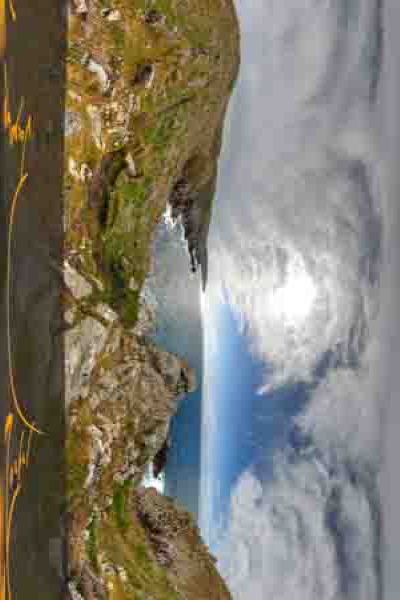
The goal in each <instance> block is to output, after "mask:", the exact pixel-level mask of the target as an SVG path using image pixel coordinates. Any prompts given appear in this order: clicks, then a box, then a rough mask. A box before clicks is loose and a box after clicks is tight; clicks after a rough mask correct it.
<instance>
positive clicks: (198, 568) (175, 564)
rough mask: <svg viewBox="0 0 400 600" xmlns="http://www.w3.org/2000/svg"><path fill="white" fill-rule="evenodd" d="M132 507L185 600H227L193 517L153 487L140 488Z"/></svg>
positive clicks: (162, 564) (220, 579)
mask: <svg viewBox="0 0 400 600" xmlns="http://www.w3.org/2000/svg"><path fill="white" fill-rule="evenodd" d="M135 506H136V510H137V514H138V516H139V520H140V522H141V524H142V526H143V528H144V530H145V532H146V535H147V538H148V540H149V542H150V544H151V546H152V548H153V552H154V555H155V557H156V560H157V562H158V563H159V564H160V565H161V566H163V567H164V568H165V569H166V571H167V573H168V576H169V577H170V579H171V581H172V582H173V584H174V586H175V587H176V589H177V590H179V593H180V594H182V596H183V597H184V598H186V599H187V600H229V599H230V598H231V595H230V593H229V590H228V588H227V586H226V584H225V583H224V581H223V580H222V578H221V576H220V575H219V573H218V571H217V569H216V566H215V559H214V558H213V557H212V556H211V554H210V553H209V551H208V548H207V547H206V545H205V544H204V542H203V541H202V539H201V536H200V533H199V530H198V528H197V526H196V524H195V522H194V520H193V517H192V516H191V515H190V514H189V513H188V512H186V511H184V510H182V509H180V508H178V507H177V506H176V505H175V504H174V503H173V501H172V500H171V498H167V497H166V496H163V495H161V494H160V493H159V492H158V491H157V490H156V489H155V488H140V489H139V490H138V491H137V494H136V500H135Z"/></svg>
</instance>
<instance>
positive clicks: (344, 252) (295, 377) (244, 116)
mask: <svg viewBox="0 0 400 600" xmlns="http://www.w3.org/2000/svg"><path fill="white" fill-rule="evenodd" d="M384 7H385V4H382V3H381V2H379V1H378V0H355V1H354V2H351V3H349V2H347V1H346V0H340V1H338V2H334V3H333V2H318V1H317V0H303V1H301V2H298V1H294V0H293V1H291V0H289V1H288V2H275V1H273V0H268V1H267V2H265V1H262V0H257V1H256V2H254V3H252V5H251V7H250V8H249V6H248V4H246V3H245V2H243V1H242V0H238V2H237V8H238V11H239V17H240V22H241V28H242V64H241V74H240V78H239V84H238V86H237V89H236V92H235V96H234V98H233V100H232V102H231V106H230V112H229V123H228V126H227V130H226V132H225V138H224V146H223V155H222V163H221V169H220V178H219V184H218V189H217V200H216V203H215V212H214V216H213V222H212V225H211V228H210V237H209V257H210V260H209V284H208V288H207V291H206V295H205V297H204V299H203V317H204V324H205V337H206V342H205V345H206V350H205V380H204V386H205V394H204V401H203V444H204V446H205V449H204V453H203V462H202V506H201V525H202V529H203V532H204V534H205V535H206V537H207V539H208V541H209V542H210V543H212V546H213V548H214V549H215V552H217V554H218V557H219V559H220V564H221V567H222V569H223V571H224V573H225V575H226V577H227V579H228V581H229V582H230V585H231V588H232V590H233V593H234V597H235V598H239V599H241V600H242V599H243V600H247V599H248V598H252V599H254V600H258V599H260V600H261V599H264V598H270V599H276V600H278V599H279V600H285V599H286V598H292V597H293V596H294V597H296V599H297V600H303V598H304V600H311V599H315V600H325V599H326V600H328V599H335V600H347V599H349V600H350V599H354V600H378V599H380V598H382V593H383V592H382V585H383V582H382V557H383V556H384V554H383V551H382V548H383V546H382V543H381V542H382V540H381V516H382V506H381V501H380V498H379V496H380V493H379V488H378V474H379V472H380V469H381V466H382V461H381V459H382V446H381V442H382V430H381V418H382V411H383V410H385V402H386V401H387V400H386V396H385V393H389V392H390V393H392V392H393V390H392V391H390V390H388V384H387V378H386V377H385V373H387V371H386V369H387V362H388V359H389V357H390V353H391V350H390V344H393V340H394V339H396V336H397V338H398V333H399V332H398V329H397V324H395V323H394V322H393V320H392V315H393V313H391V314H389V313H388V312H385V307H386V306H387V305H388V298H390V297H391V295H392V294H393V293H394V290H393V283H392V281H393V279H392V277H391V275H393V273H395V272H397V271H398V269H399V263H398V260H397V258H396V256H397V255H396V251H395V250H393V248H396V249H397V250H398V248H399V242H398V240H397V239H396V238H394V237H390V236H389V232H391V227H392V222H393V219H394V218H395V219H397V208H396V207H397V204H398V188H397V193H393V188H392V189H390V188H389V184H388V176H387V170H386V168H385V159H386V156H387V152H390V148H388V147H387V146H385V143H386V141H387V140H386V138H385V134H384V132H383V122H384V120H385V115H383V114H382V107H381V104H379V102H380V99H381V97H382V96H383V94H384V92H383V89H384V88H383V86H384V85H386V83H387V82H386V79H384V78H383V73H386V71H382V69H384V66H385V62H384V60H383V59H384V58H385V56H386V54H385V52H384V43H385V44H388V45H389V44H393V40H391V39H390V38H388V37H387V33H386V29H385V26H384V25H385V21H383V17H384V14H386V13H385V12H384V11H383V8H384ZM386 76H387V75H386ZM397 123H398V119H397V120H396V122H395V123H393V127H397ZM390 248H391V250H390ZM389 252H390V253H391V256H394V258H393V260H392V262H391V264H390V266H389V264H388V256H389ZM390 269H392V272H391V273H390V272H389V270H390ZM396 297H397V296H396ZM225 302H228V303H229V305H230V307H231V309H232V310H233V311H234V312H235V313H236V315H237V316H238V319H239V332H238V333H237V334H236V335H241V336H244V337H245V339H246V340H247V345H248V353H249V357H251V356H252V357H253V360H257V361H261V362H262V363H263V364H264V378H263V383H262V385H261V386H259V390H258V392H259V394H261V398H262V399H263V400H264V402H265V403H266V405H268V403H271V399H272V398H274V399H276V398H277V397H279V394H281V395H282V398H283V393H284V392H285V393H286V392H287V390H288V387H289V389H291V392H290V393H291V394H292V396H293V397H294V396H296V394H297V393H298V387H296V386H298V385H299V384H304V385H306V387H305V388H303V390H304V389H305V390H306V399H305V401H304V404H303V407H302V409H301V411H300V413H293V414H292V415H291V416H290V415H289V416H288V422H289V424H290V427H291V428H292V435H291V437H289V438H288V440H287V442H286V444H285V446H284V447H281V446H279V445H277V446H276V447H275V449H274V448H271V447H268V452H269V453H270V454H271V455H272V457H273V465H274V466H273V471H272V473H266V472H264V473H262V472H261V471H260V469H259V466H258V465H255V464H253V466H251V467H249V468H247V469H245V470H244V471H241V472H240V471H238V470H237V473H236V478H237V481H238V482H237V484H236V485H235V486H234V487H233V488H232V489H231V490H230V493H231V505H230V508H229V511H228V515H227V519H228V529H227V531H226V532H224V533H221V532H219V531H218V527H217V526H218V519H219V517H218V515H216V513H215V511H214V498H215V497H217V496H218V495H219V494H220V490H219V487H220V485H221V482H223V481H224V479H225V478H226V475H225V473H224V472H222V471H221V470H219V467H218V466H216V462H217V461H216V459H215V456H216V454H217V455H218V452H219V451H220V452H222V451H223V449H222V446H221V442H220V440H221V439H223V440H224V444H226V443H228V444H231V447H232V448H234V447H235V444H238V443H239V444H240V439H239V442H238V436H237V435H236V438H235V439H232V437H231V438H229V432H230V431H233V429H234V425H232V424H231V423H229V414H233V413H229V411H228V408H227V406H228V399H227V397H226V393H227V392H226V389H228V388H226V389H225V392H224V390H223V389H221V386H220V380H221V379H220V378H218V377H217V376H216V375H215V371H216V366H217V365H218V368H219V369H224V364H225V363H226V362H227V360H226V359H225V358H224V352H226V347H227V344H225V346H224V345H223V344H222V343H221V339H220V338H221V332H223V327H222V325H221V316H220V315H221V310H220V306H221V305H223V304H224V303H225ZM389 323H390V325H389ZM390 328H392V332H391V334H390V337H388V331H389V329H390ZM393 328H395V329H393ZM249 360H250V359H249ZM392 380H393V379H392ZM218 386H219V387H218ZM269 405H270V406H271V404H269ZM224 407H225V408H224ZM224 410H225V413H224ZM245 410H246V406H245V402H244V403H243V411H245ZM221 414H226V415H227V417H226V419H225V420H221V418H218V417H220V415H221ZM233 418H234V417H233V416H232V419H233ZM271 418H273V417H271ZM243 422H245V419H244V418H243ZM235 426H236V425H235ZM235 431H236V430H235ZM265 431H266V432H267V431H268V432H269V433H268V434H267V433H266V434H265V435H266V436H267V435H270V432H271V431H273V428H271V429H267V428H266V429H265ZM245 434H246V432H245V431H244V430H242V435H243V436H244V435H245ZM229 439H230V441H228V442H227V440H229ZM260 445H261V450H262V451H264V450H265V448H264V446H263V444H262V443H261V442H260ZM265 446H267V444H266V443H265ZM255 456H256V452H255V453H254V457H255ZM254 460H256V459H255V458H254ZM221 464H222V463H221ZM231 468H232V469H233V468H234V465H231ZM221 469H222V467H221ZM237 469H238V467H237ZM383 519H385V513H384V512H383ZM388 527H390V524H389V525H388ZM389 554H390V548H389ZM385 556H386V554H385ZM390 593H391V592H390V590H389V589H388V590H387V594H388V596H387V597H388V598H389V597H390V598H391V597H392V596H391V595H390Z"/></svg>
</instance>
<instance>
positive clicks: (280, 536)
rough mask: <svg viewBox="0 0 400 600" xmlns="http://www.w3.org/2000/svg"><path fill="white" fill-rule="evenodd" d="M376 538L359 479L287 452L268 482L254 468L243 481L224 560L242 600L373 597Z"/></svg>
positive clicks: (235, 498) (363, 599)
mask: <svg viewBox="0 0 400 600" xmlns="http://www.w3.org/2000/svg"><path fill="white" fill-rule="evenodd" d="M329 519H331V520H332V522H331V523H329ZM375 544H376V523H375V521H374V513H373V507H371V504H370V501H369V498H368V495H367V493H366V491H365V489H364V487H363V486H362V485H354V484H352V483H351V481H350V480H349V478H348V476H347V474H346V472H345V470H343V471H342V472H338V473H337V476H336V477H329V476H328V474H327V471H326V469H325V467H324V466H323V465H319V464H318V462H317V460H316V459H314V460H302V461H298V462H295V463H294V464H290V463H288V462H287V461H286V460H285V458H284V457H282V458H281V459H280V461H279V462H278V463H277V467H276V478H275V480H274V483H273V484H269V485H268V486H265V489H263V487H262V486H261V484H260V483H259V482H258V481H257V479H256V478H255V477H254V476H253V475H252V474H251V473H246V474H245V475H244V476H243V477H242V478H241V480H240V481H239V483H238V485H237V488H236V489H235V492H234V494H233V498H232V506H231V512H230V521H229V526H228V530H227V533H226V535H225V537H223V538H222V541H221V542H220V546H219V548H218V555H219V557H220V563H219V566H220V568H221V570H222V573H223V575H224V576H225V577H226V579H227V581H228V583H229V585H230V588H231V590H232V593H233V597H234V598H236V599H237V600H250V599H251V600H265V599H267V598H268V600H293V598H295V599H296V600H345V599H350V598H351V599H352V600H376V598H378V595H377V594H378V589H379V580H378V577H377V574H376V562H375V561H376V556H375V551H376V546H375Z"/></svg>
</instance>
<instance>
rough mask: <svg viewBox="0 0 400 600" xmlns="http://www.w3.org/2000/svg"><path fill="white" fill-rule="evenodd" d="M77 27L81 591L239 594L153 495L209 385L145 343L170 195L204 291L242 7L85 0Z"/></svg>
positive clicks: (70, 343)
mask: <svg viewBox="0 0 400 600" xmlns="http://www.w3.org/2000/svg"><path fill="white" fill-rule="evenodd" d="M69 19H70V42H69V54H68V89H67V111H66V136H67V137H66V176H65V206H66V212H65V231H66V244H65V273H64V275H65V277H64V280H65V283H64V301H65V329H66V334H65V340H66V394H67V419H68V442H67V463H68V474H67V475H68V477H67V479H68V518H67V530H68V540H69V544H68V546H69V558H68V570H69V594H70V597H71V598H73V599H81V598H84V599H85V600H86V599H87V600H91V599H94V598H96V599H97V598H110V599H123V598H127V599H128V598H135V599H139V598H142V599H146V600H151V599H155V600H158V599H160V600H161V599H167V598H170V599H171V600H172V599H174V598H186V599H188V600H192V599H193V600H195V599H196V600H199V599H200V600H201V598H203V597H204V598H210V599H213V598H215V599H216V600H217V599H224V598H229V592H228V591H227V589H226V587H225V585H224V583H223V582H222V580H221V578H220V576H219V575H218V572H217V570H216V568H215V566H214V562H213V559H212V558H211V557H210V556H209V554H208V551H207V549H206V548H205V546H204V545H203V543H202V541H201V538H200V536H199V533H198V531H197V528H196V526H195V524H194V523H193V521H192V520H191V519H190V517H189V515H187V514H186V513H184V512H182V511H181V510H180V509H178V508H177V507H175V506H174V504H173V503H172V502H171V501H170V500H169V499H167V498H163V497H161V496H159V495H157V494H156V492H155V491H154V490H151V491H143V490H141V488H140V482H141V480H142V477H143V473H144V470H145V468H146V466H147V465H148V464H149V462H152V461H153V459H154V458H155V457H160V456H161V455H162V452H163V451H164V450H163V449H165V445H166V440H167V437H168V431H169V423H170V419H171V417H172V416H173V414H174V412H175V411H176V410H177V407H178V403H179V401H180V400H181V398H182V397H183V396H184V394H185V393H187V392H188V391H191V390H193V389H194V386H195V381H194V375H193V372H192V370H191V369H190V367H189V366H188V365H187V363H186V362H185V361H184V360H183V359H181V358H180V357H178V356H176V355H174V354H171V353H168V352H165V351H164V350H163V349H161V348H158V347H156V346H155V345H154V344H153V343H151V342H150V341H149V339H148V338H147V337H146V333H147V332H148V330H149V328H150V327H151V323H152V314H151V309H150V307H149V306H147V305H146V304H145V302H144V301H143V297H142V293H141V291H142V287H143V283H144V281H145V278H146V275H147V272H148V270H149V266H150V260H151V257H150V248H151V240H152V237H153V233H154V231H155V228H156V225H157V223H158V221H159V219H160V218H161V215H162V213H163V212H164V210H165V207H166V205H167V202H168V201H169V202H170V204H171V205H172V206H173V207H174V211H175V216H177V215H178V214H180V215H181V216H182V219H183V221H184V226H185V231H186V236H187V240H188V245H189V251H190V254H191V256H192V261H193V265H194V266H196V265H197V264H200V265H201V269H202V278H203V286H204V285H205V281H206V277H207V255H206V253H207V249H206V239H207V232H208V225H209V221H210V216H211V201H212V195H213V187H214V182H215V177H216V173H217V159H218V153H219V146H220V136H221V129H222V123H223V118H224V114H225V110H226V106H227V102H228V99H229V95H230V92H231V89H232V86H233V83H234V80H235V77H236V74H237V69H238V45H239V39H238V27H237V21H236V17H235V13H234V10H233V6H232V4H231V1H230V0H191V1H190V2H189V0H181V1H180V2H164V0H115V1H114V2H113V3H112V4H111V3H110V2H109V1H108V0H74V2H73V3H72V4H71V6H70V16H69ZM182 182H184V184H185V186H186V188H185V189H186V191H185V194H186V195H185V201H184V202H182V203H181V204H179V202H177V190H178V189H179V188H180V186H181V184H182ZM156 462H157V461H156ZM156 515H157V516H156ZM199 594H200V595H199Z"/></svg>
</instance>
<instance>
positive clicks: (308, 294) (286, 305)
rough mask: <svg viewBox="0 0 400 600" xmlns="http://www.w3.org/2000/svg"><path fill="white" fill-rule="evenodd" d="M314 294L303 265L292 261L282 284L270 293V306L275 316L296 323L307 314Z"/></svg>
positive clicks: (310, 280) (313, 285)
mask: <svg viewBox="0 0 400 600" xmlns="http://www.w3.org/2000/svg"><path fill="white" fill-rule="evenodd" d="M316 295H317V290H316V286H315V283H314V281H313V278H312V277H311V276H310V275H309V273H308V272H307V271H306V269H305V268H304V266H303V265H298V264H297V265H296V264H293V263H292V265H291V266H290V268H289V269H288V272H287V274H286V277H285V279H284V281H283V283H282V285H281V286H279V287H277V288H276V289H275V290H274V292H273V293H272V297H271V300H270V308H271V311H272V313H273V314H274V316H275V317H276V318H280V319H284V320H285V321H287V322H288V323H290V324H292V325H296V324H299V323H300V322H301V321H303V320H304V319H306V318H307V317H308V316H309V314H310V312H311V310H312V307H313V305H314V303H315V299H316Z"/></svg>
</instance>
